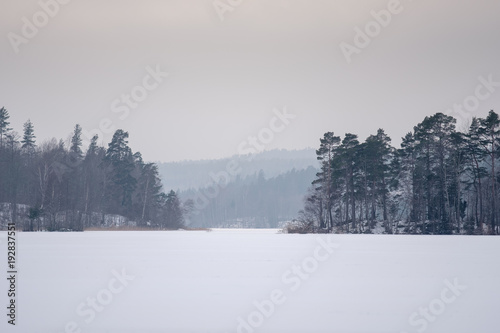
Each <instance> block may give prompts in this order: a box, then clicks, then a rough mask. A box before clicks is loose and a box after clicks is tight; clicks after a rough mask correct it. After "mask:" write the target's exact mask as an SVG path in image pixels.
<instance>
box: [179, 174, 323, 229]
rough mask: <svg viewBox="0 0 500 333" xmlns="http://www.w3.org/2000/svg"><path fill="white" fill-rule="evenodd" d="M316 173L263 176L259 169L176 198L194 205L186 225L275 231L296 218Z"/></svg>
mask: <svg viewBox="0 0 500 333" xmlns="http://www.w3.org/2000/svg"><path fill="white" fill-rule="evenodd" d="M316 172H317V169H315V168H314V167H312V166H310V167H308V168H307V169H302V170H296V169H292V170H290V171H288V172H286V173H283V174H281V175H279V176H275V177H266V175H265V172H264V171H263V170H262V169H261V170H260V171H259V172H256V173H254V174H253V175H247V176H246V177H241V176H240V175H238V176H237V177H236V178H235V179H234V180H232V181H228V183H227V184H223V185H221V184H213V185H215V186H217V188H214V186H208V187H201V188H198V189H190V190H185V191H181V192H179V196H180V197H181V198H185V199H191V200H193V201H194V202H195V203H196V204H195V209H194V211H193V214H191V216H190V222H191V223H193V225H195V226H198V227H209V228H211V227H237V228H243V227H245V228H278V227H280V226H281V225H282V224H283V223H284V222H286V221H290V220H292V219H293V218H294V217H295V216H296V214H297V211H298V210H299V209H300V208H301V206H302V198H303V196H304V193H306V191H307V188H308V186H309V184H310V182H311V180H312V179H314V176H315V174H316Z"/></svg>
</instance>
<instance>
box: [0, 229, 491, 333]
mask: <svg viewBox="0 0 500 333" xmlns="http://www.w3.org/2000/svg"><path fill="white" fill-rule="evenodd" d="M6 237H7V235H6V233H5V232H2V233H0V254H1V258H3V259H1V267H2V270H3V272H4V276H5V275H6V274H7V273H6V271H7V268H6V262H7V259H6V252H7V251H6V248H7V244H6ZM17 248H18V251H17V255H18V258H17V261H18V267H19V276H18V279H19V280H18V285H17V289H18V295H17V320H16V323H17V325H16V326H15V327H12V326H11V325H8V324H7V320H8V317H7V316H6V314H7V309H6V306H7V301H8V300H7V290H8V285H7V282H8V281H7V280H6V279H5V278H2V279H1V282H0V295H1V297H0V302H1V304H2V306H1V308H2V309H4V310H2V312H3V313H2V314H1V316H0V318H3V319H1V323H0V331H1V332H26V333H32V332H37V333H44V332H47V333H49V332H50V333H58V332H95V333H104V332H117V333H118V332H119V333H128V332H138V333H149V332H176V333H183V332H186V333H187V332H193V333H198V332H207V333H208V332H214V333H215V332H217V333H224V332H228V333H229V332H239V333H253V332H287V333H293V332H301V333H302V332H304V333H320V332H329V333H332V332H339V333H340V332H342V333H352V332H360V333H361V332H363V333H364V332H380V333H390V332H397V333H400V332H407V333H413V332H429V333H431V332H440V333H443V332H450V333H451V332H453V333H460V332H463V333H472V332H481V333H488V332H495V333H496V332H499V331H500V322H499V317H498V315H499V310H500V288H499V282H500V260H499V255H500V237H469V236H443V237H441V236H407V235H405V236H396V235H287V234H280V233H277V230H220V229H219V230H213V231H212V232H206V231H173V232H146V231H139V232H131V231H129V232H106V231H105V232H84V233H20V234H18V244H17Z"/></svg>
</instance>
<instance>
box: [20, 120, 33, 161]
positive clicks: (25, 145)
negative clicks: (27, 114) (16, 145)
mask: <svg viewBox="0 0 500 333" xmlns="http://www.w3.org/2000/svg"><path fill="white" fill-rule="evenodd" d="M23 128H24V134H23V139H22V140H21V143H22V146H21V148H22V149H24V150H26V151H27V152H28V153H33V152H34V150H35V147H36V143H35V138H36V136H35V128H34V126H33V123H32V122H31V120H29V119H28V121H26V122H25V123H24V125H23Z"/></svg>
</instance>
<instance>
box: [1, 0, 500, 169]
mask: <svg viewBox="0 0 500 333" xmlns="http://www.w3.org/2000/svg"><path fill="white" fill-rule="evenodd" d="M0 1H1V2H2V10H1V12H0V20H1V22H2V25H1V26H0V35H1V36H2V38H1V39H0V69H1V70H0V74H1V80H0V106H1V105H4V106H5V107H6V108H7V109H8V110H9V112H10V114H11V125H12V127H14V128H15V129H16V130H17V131H18V132H20V133H21V132H22V123H23V122H25V121H26V120H27V119H28V118H30V119H31V120H32V121H33V123H34V124H35V131H36V135H37V138H38V142H41V141H43V140H45V139H48V138H51V137H56V138H63V139H66V138H67V137H68V136H69V135H70V133H71V131H72V129H73V127H74V125H75V124H76V123H79V124H81V125H82V127H83V128H84V130H85V131H86V132H88V133H90V132H91V131H92V130H94V129H99V126H100V125H99V124H100V123H101V122H103V123H106V122H107V124H105V126H103V127H104V128H105V129H106V128H115V129H116V128H122V129H124V130H126V131H128V132H129V133H130V145H131V147H132V149H133V150H134V151H137V150H139V151H141V152H142V153H143V156H144V158H145V159H146V160H150V161H175V160H183V159H204V158H219V157H224V156H230V155H233V154H236V153H238V152H239V151H240V150H242V148H244V149H247V148H248V147H250V143H249V142H248V137H249V136H254V137H258V135H259V133H260V134H261V139H258V141H257V144H258V145H259V146H260V147H262V148H265V149H273V148H288V149H295V148H297V149H300V148H305V147H314V148H316V147H317V146H318V143H319V138H320V137H321V136H322V135H323V134H324V133H325V132H326V131H334V132H335V133H336V134H337V135H344V133H345V132H351V133H355V134H358V135H359V136H360V139H361V140H364V139H365V138H366V137H367V136H368V135H370V134H373V133H375V132H376V130H377V129H378V128H380V127H381V128H384V129H385V130H386V132H387V133H388V134H389V135H390V136H391V137H392V139H393V142H394V143H395V144H397V145H399V142H400V137H401V136H403V135H404V134H405V133H406V132H408V131H410V130H411V129H412V127H413V126H414V125H416V124H417V123H418V122H420V121H422V120H423V118H424V117H425V116H427V115H432V114H434V113H436V112H444V111H446V110H447V109H450V108H453V105H454V104H455V103H456V104H459V105H461V104H464V103H465V104H466V105H467V106H466V108H465V109H464V112H462V115H463V116H465V118H464V119H466V118H467V117H469V116H470V117H472V116H473V115H477V116H485V115H486V114H487V112H488V111H489V110H490V109H496V110H497V112H499V111H500V84H497V85H496V86H495V84H493V85H492V86H491V85H490V86H489V87H485V86H484V83H481V81H480V80H479V79H478V78H479V77H483V79H484V80H483V81H488V77H489V76H490V81H494V82H500V1H498V0H478V1H451V0H442V1H429V0H418V1H417V0H413V1H410V0H401V2H400V4H399V6H396V5H395V4H394V3H393V2H392V1H395V0H391V1H387V0H384V1H378V0H376V1H366V0H363V1H352V0H351V1H349V0H338V1H333V0H332V1H319V0H318V1H313V0H308V1H291V0H290V1H286V0H257V1H254V0H242V1H237V0H220V1H219V2H216V3H218V4H219V8H226V9H227V8H228V7H227V6H230V7H229V9H230V10H227V11H224V12H220V11H219V12H218V11H217V10H216V8H215V6H214V1H212V0H189V1H188V0H179V1H168V0H164V1H160V0H156V1H153V0H142V1H131V0H119V1H118V0H115V1H112V0H109V1H103V0H85V1H83V0H72V1H70V2H69V3H68V4H64V5H62V4H60V5H59V7H60V8H59V9H58V11H57V12H56V13H55V14H53V15H52V16H53V17H50V16H49V15H46V14H43V12H41V11H42V8H41V6H40V4H39V3H38V2H37V1H31V0H30V1H16V0H0ZM54 1H55V0H42V2H44V3H45V2H47V3H51V2H52V3H53V2H54ZM60 1H61V2H64V1H63V0H60ZM65 1H68V0H65ZM231 3H232V4H233V5H230V4H231ZM221 4H222V5H221ZM224 4H225V5H224ZM223 6H226V7H223ZM388 7H389V8H391V9H392V10H394V13H392V14H391V19H390V22H388V23H387V24H386V23H384V25H385V26H381V24H379V23H374V22H377V21H375V18H374V16H373V14H372V13H371V12H372V11H375V12H380V11H381V10H386V9H387V8H388ZM49 8H51V9H52V10H53V11H54V12H55V11H56V10H55V8H54V7H53V6H49ZM49 11H50V10H49ZM23 17H26V19H27V20H28V21H29V22H31V23H32V24H36V23H37V22H38V25H39V26H40V27H39V28H37V29H38V31H37V32H33V31H31V30H30V29H29V27H25V25H26V23H24V22H23ZM221 17H222V18H223V20H221ZM46 18H48V19H47V20H45V19H46ZM37 20H38V21H37ZM35 27H36V25H35ZM356 27H359V28H360V29H362V30H364V29H365V27H368V28H372V30H370V31H371V32H370V33H371V34H372V37H369V38H370V40H371V41H370V43H369V45H367V46H364V45H363V47H358V50H357V53H353V54H352V56H351V58H350V60H351V61H350V63H349V62H348V61H347V59H346V57H345V55H344V53H343V52H342V50H341V47H340V45H341V43H343V42H344V43H347V44H350V45H352V47H356V44H355V35H356V32H355V28H356ZM377 27H378V28H380V29H378V28H377ZM373 29H375V30H373ZM377 29H378V30H377ZM23 33H24V34H23ZM14 34H15V35H14ZM358 39H362V37H360V38H358ZM358 42H359V40H358ZM344 45H346V44H344ZM359 45H362V44H358V46H359ZM16 49H17V50H16ZM351 50H352V49H351ZM16 51H18V52H16ZM155 68H158V69H159V70H160V71H162V72H166V73H168V77H166V78H162V77H160V78H159V81H162V82H159V83H157V82H156V81H154V80H153V79H152V78H146V83H145V84H146V86H147V87H148V88H149V89H150V90H149V91H148V90H146V89H145V88H144V83H143V82H144V79H145V77H146V76H147V75H149V74H148V73H149V71H154V70H155ZM478 85H482V86H483V87H480V88H479V90H477V86H478ZM488 89H489V90H488ZM476 91H479V93H480V95H479V96H480V98H476V97H474V96H475V94H477V92H476ZM132 92H135V96H136V97H137V100H138V101H139V102H138V103H136V104H137V105H135V104H128V106H127V104H124V103H125V102H122V101H121V97H122V95H127V94H128V95H130V94H131V93H132ZM144 92H146V94H147V96H145V95H144V94H143V93H144ZM141 93H142V94H143V95H141ZM133 102H134V101H133V100H131V102H129V103H133ZM113 103H114V104H113ZM467 103H468V104H467ZM132 105H133V106H134V107H135V108H132ZM285 107H286V110H287V112H288V113H290V114H293V115H295V118H294V119H289V123H288V124H287V125H286V126H281V123H280V122H275V121H274V120H273V118H274V117H276V115H275V113H274V112H273V110H274V109H277V110H283V108H285ZM114 111H118V112H114ZM454 115H455V116H458V114H454ZM461 117H462V116H461ZM465 121H466V120H463V121H461V122H462V123H463V122H465ZM459 126H460V125H459ZM265 128H268V130H266V129H265ZM272 129H274V132H273V131H271V130H272ZM271 132H272V135H271ZM111 136H112V133H109V134H106V133H103V137H101V139H103V141H104V143H105V144H107V143H108V142H109V140H110V138H111ZM271 136H272V139H271ZM262 140H263V141H262Z"/></svg>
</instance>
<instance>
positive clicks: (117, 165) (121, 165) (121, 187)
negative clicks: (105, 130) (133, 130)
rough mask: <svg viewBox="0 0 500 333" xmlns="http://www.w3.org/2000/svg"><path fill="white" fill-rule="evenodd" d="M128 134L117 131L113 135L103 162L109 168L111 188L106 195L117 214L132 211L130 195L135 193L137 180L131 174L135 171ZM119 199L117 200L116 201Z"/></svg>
mask: <svg viewBox="0 0 500 333" xmlns="http://www.w3.org/2000/svg"><path fill="white" fill-rule="evenodd" d="M127 139H128V133H127V132H124V131H123V130H121V129H119V130H117V131H116V132H115V134H114V135H113V139H112V140H111V142H110V143H109V145H108V150H107V151H106V157H105V162H106V163H107V165H108V166H109V167H110V168H109V170H108V171H109V174H110V176H111V177H110V180H111V182H112V184H111V185H112V186H111V188H110V190H111V192H110V193H107V195H108V198H109V200H110V201H111V202H113V201H114V202H115V205H114V208H115V209H116V210H117V211H118V212H122V213H123V212H127V211H130V210H131V209H132V193H133V192H134V191H135V188H136V185H137V180H136V178H134V177H133V175H132V173H133V172H134V170H135V164H134V156H133V154H132V150H131V149H130V147H129V146H128V141H127ZM117 198H119V200H116V199H117Z"/></svg>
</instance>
